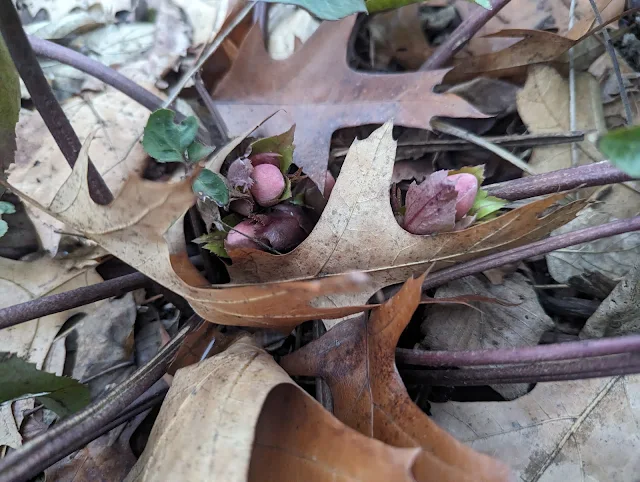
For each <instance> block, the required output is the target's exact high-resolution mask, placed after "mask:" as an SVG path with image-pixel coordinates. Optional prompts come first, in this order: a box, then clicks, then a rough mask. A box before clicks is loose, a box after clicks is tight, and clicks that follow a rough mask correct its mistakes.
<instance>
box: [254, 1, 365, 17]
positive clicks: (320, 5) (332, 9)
mask: <svg viewBox="0 0 640 482" xmlns="http://www.w3.org/2000/svg"><path fill="white" fill-rule="evenodd" d="M262 1H263V2H267V3H285V4H287V5H297V6H299V7H302V8H304V9H305V10H308V11H309V12H310V13H311V14H313V15H315V16H316V17H318V18H320V19H322V20H339V19H341V18H344V17H348V16H349V15H351V14H354V13H358V12H366V11H367V7H365V3H364V0H262Z"/></svg>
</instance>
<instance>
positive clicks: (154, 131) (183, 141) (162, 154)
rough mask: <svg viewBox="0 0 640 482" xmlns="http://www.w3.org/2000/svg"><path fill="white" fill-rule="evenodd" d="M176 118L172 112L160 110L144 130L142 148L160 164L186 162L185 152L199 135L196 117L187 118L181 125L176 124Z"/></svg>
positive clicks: (152, 116) (151, 117)
mask: <svg viewBox="0 0 640 482" xmlns="http://www.w3.org/2000/svg"><path fill="white" fill-rule="evenodd" d="M175 117H176V114H175V112H173V111H172V110H169V109H158V110H157V111H155V112H153V113H152V114H151V115H150V116H149V120H148V121H147V125H146V126H145V128H144V137H143V138H142V147H143V148H144V150H145V151H146V153H147V154H149V155H150V156H151V157H153V158H154V159H155V160H157V161H158V162H184V161H185V157H184V154H185V151H186V150H187V148H188V147H189V146H190V145H191V144H192V143H193V141H194V140H195V138H196V134H197V133H198V121H197V120H196V118H195V117H193V116H191V117H187V118H186V119H185V120H183V121H182V122H181V123H180V124H176V123H175V122H174V119H175Z"/></svg>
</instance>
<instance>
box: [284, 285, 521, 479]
mask: <svg viewBox="0 0 640 482" xmlns="http://www.w3.org/2000/svg"><path fill="white" fill-rule="evenodd" d="M423 279H424V276H422V277H420V278H417V279H409V280H408V281H407V282H406V283H405V285H404V286H403V288H402V289H401V290H400V291H399V292H398V294H396V295H395V296H394V297H393V298H392V299H391V300H389V301H388V302H386V303H385V304H384V305H381V306H379V307H377V308H375V309H374V310H373V311H372V313H371V316H370V318H369V319H368V320H367V319H366V318H365V317H364V315H363V316H360V317H357V318H352V319H350V320H347V321H344V322H343V323H341V324H340V325H338V326H337V327H335V328H334V329H332V330H330V331H329V332H328V333H326V334H325V335H323V336H322V337H321V338H319V339H317V340H315V341H313V342H311V343H310V344H308V345H305V346H304V347H303V348H301V349H300V350H297V351H295V352H294V353H292V354H290V355H287V356H286V357H284V358H283V359H282V362H281V364H282V367H283V368H284V369H285V370H286V371H287V372H288V373H289V374H290V375H307V376H309V375H310V376H321V377H323V378H324V379H325V380H326V381H327V383H328V384H329V387H330V388H331V393H332V395H333V403H334V412H335V414H336V417H338V419H340V420H341V421H343V422H344V423H345V424H346V425H348V426H350V427H352V428H354V429H356V430H357V431H359V432H361V433H363V434H365V435H367V436H369V437H375V438H377V439H379V440H381V441H383V442H385V443H388V444H390V445H393V446H397V447H422V448H423V449H424V450H423V451H422V452H421V454H420V456H419V457H418V463H417V464H416V469H415V470H414V474H415V476H416V479H418V480H444V479H442V478H438V477H435V476H433V473H432V470H433V467H434V466H435V467H438V466H440V465H441V464H444V465H445V466H449V467H451V468H455V469H456V471H459V472H460V475H458V479H457V480H467V479H468V480H487V481H488V480H492V481H494V480H509V471H508V469H507V468H506V467H505V466H504V465H502V464H501V463H500V462H498V461H496V460H494V459H492V458H490V457H487V456H486V455H481V454H479V453H477V452H474V451H473V450H471V449H470V448H469V447H466V446H464V445H463V444H461V443H460V442H458V441H457V440H455V439H454V438H453V437H451V436H450V435H449V434H447V433H446V432H445V431H444V430H442V429H441V428H439V427H438V426H437V425H436V424H435V423H434V422H433V421H432V420H431V419H430V418H429V417H428V416H427V415H426V414H424V413H423V412H422V411H421V410H420V408H418V406H417V405H415V404H414V403H413V402H412V401H411V399H410V398H409V395H408V394H407V391H406V388H405V386H404V384H403V382H402V379H401V378H400V375H399V374H398V371H397V369H396V365H395V348H396V345H397V343H398V339H399V338H400V334H401V333H402V331H403V329H404V328H405V327H406V325H407V324H408V323H409V321H410V319H411V316H412V315H413V312H414V311H415V309H416V308H417V307H418V304H419V303H420V296H421V291H422V281H423ZM438 462H439V463H438ZM432 477H433V478H432ZM452 480H456V479H452Z"/></svg>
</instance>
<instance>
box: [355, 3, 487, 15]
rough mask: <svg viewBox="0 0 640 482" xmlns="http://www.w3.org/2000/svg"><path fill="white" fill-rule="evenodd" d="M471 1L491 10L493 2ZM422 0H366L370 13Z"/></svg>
mask: <svg viewBox="0 0 640 482" xmlns="http://www.w3.org/2000/svg"><path fill="white" fill-rule="evenodd" d="M468 1H469V2H471V3H477V4H478V5H480V6H481V7H484V8H486V9H487V10H491V2H490V1H489V0H468ZM419 2H422V0H366V1H365V3H366V6H367V10H368V11H369V13H375V12H381V11H383V10H391V9H394V8H400V7H404V6H405V5H411V4H412V3H419Z"/></svg>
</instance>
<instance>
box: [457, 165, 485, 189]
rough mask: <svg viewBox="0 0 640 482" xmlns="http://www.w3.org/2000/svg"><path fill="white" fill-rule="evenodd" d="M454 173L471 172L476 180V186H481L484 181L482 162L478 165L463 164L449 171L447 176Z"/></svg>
mask: <svg viewBox="0 0 640 482" xmlns="http://www.w3.org/2000/svg"><path fill="white" fill-rule="evenodd" d="M454 174H472V175H473V176H475V178H476V179H477V180H478V186H482V183H483V182H484V164H481V165H479V166H465V167H461V168H460V169H456V170H455V171H449V176H453V175H454Z"/></svg>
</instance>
